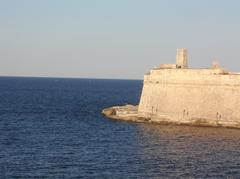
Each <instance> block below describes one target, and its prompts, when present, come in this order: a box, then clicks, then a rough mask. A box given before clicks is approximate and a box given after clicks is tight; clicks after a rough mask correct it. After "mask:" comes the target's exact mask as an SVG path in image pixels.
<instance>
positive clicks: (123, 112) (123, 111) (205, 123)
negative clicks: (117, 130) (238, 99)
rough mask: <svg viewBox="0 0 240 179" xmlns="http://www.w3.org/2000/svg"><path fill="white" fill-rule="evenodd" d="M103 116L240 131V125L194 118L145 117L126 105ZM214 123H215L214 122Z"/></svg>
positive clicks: (113, 107)
mask: <svg viewBox="0 0 240 179" xmlns="http://www.w3.org/2000/svg"><path fill="white" fill-rule="evenodd" d="M102 114H103V115H104V116H105V117H107V118H110V119H113V120H121V121H128V122H140V123H155V124H160V125H179V126H181V125H184V126H195V127H224V128H234V129H240V124H233V123H227V122H224V123H220V122H219V121H214V120H208V119H198V118H192V119H189V120H183V121H181V120H179V119H169V118H162V117H159V116H156V115H149V116H146V115H145V116H144V115H141V114H139V113H138V105H130V104H127V105H124V106H112V107H108V108H104V109H103V110H102ZM213 121H214V122H213Z"/></svg>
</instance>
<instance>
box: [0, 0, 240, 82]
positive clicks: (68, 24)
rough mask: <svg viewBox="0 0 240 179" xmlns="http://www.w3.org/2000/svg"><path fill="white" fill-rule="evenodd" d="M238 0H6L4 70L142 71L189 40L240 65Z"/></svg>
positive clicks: (0, 4) (132, 74) (200, 61)
mask: <svg viewBox="0 0 240 179" xmlns="http://www.w3.org/2000/svg"><path fill="white" fill-rule="evenodd" d="M239 9H240V1H239V0H201V1H197V0H38V1H37V0H0V76H50V77H84V78H86V77H88V78H130V79H141V78H142V77H143V75H144V73H146V72H147V71H148V70H149V69H150V68H152V67H154V66H157V65H158V64H160V63H174V61H175V53H176V48H182V47H183V48H187V49H188V51H189V61H190V62H189V63H190V66H192V67H209V66H210V65H211V63H212V60H213V59H214V58H216V59H218V60H219V61H220V63H221V65H222V66H223V67H225V68H226V69H229V70H232V71H240V10H239Z"/></svg>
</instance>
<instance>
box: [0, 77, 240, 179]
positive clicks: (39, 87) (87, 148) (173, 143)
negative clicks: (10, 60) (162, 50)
mask: <svg viewBox="0 0 240 179" xmlns="http://www.w3.org/2000/svg"><path fill="white" fill-rule="evenodd" d="M142 86H143V82H142V81H140V80H139V81H138V80H104V79H68V78H30V77H29V78H22V77H0V179H77V178H104V179H105V178H123V179H125V178H240V130H237V129H226V128H211V127H187V126H174V125H158V124H147V123H134V122H123V121H119V120H111V119H107V118H106V117H104V116H103V115H102V114H101V111H102V109H103V108H106V107H109V106H113V105H125V104H138V102H139V98H140V95H141V90H142ZM160 102H161V101H159V103H160ZM162 105H164V104H162ZM236 110H237V109H236Z"/></svg>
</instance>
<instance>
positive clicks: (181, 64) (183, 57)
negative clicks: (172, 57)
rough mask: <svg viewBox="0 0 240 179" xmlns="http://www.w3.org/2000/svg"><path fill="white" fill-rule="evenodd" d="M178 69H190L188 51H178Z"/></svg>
mask: <svg viewBox="0 0 240 179" xmlns="http://www.w3.org/2000/svg"><path fill="white" fill-rule="evenodd" d="M176 67H177V68H188V54H187V49H182V48H181V49H177V56H176Z"/></svg>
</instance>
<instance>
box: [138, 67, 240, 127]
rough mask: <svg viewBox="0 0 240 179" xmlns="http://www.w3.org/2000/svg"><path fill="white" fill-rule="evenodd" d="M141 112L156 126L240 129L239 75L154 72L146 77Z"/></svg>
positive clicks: (201, 72)
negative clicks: (171, 125) (211, 126)
mask: <svg viewBox="0 0 240 179" xmlns="http://www.w3.org/2000/svg"><path fill="white" fill-rule="evenodd" d="M138 112H139V116H141V117H147V118H149V117H150V118H151V119H152V120H153V121H156V122H157V121H168V122H175V123H206V124H210V125H222V126H233V127H236V126H240V75H224V73H223V71H221V69H211V70H209V69H206V70H203V69H202V70H185V69H181V70H174V69H173V70H172V69H164V70H152V71H151V72H150V74H149V75H145V77H144V87H143V91H142V96H141V100H140V104H139V109H138Z"/></svg>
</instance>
